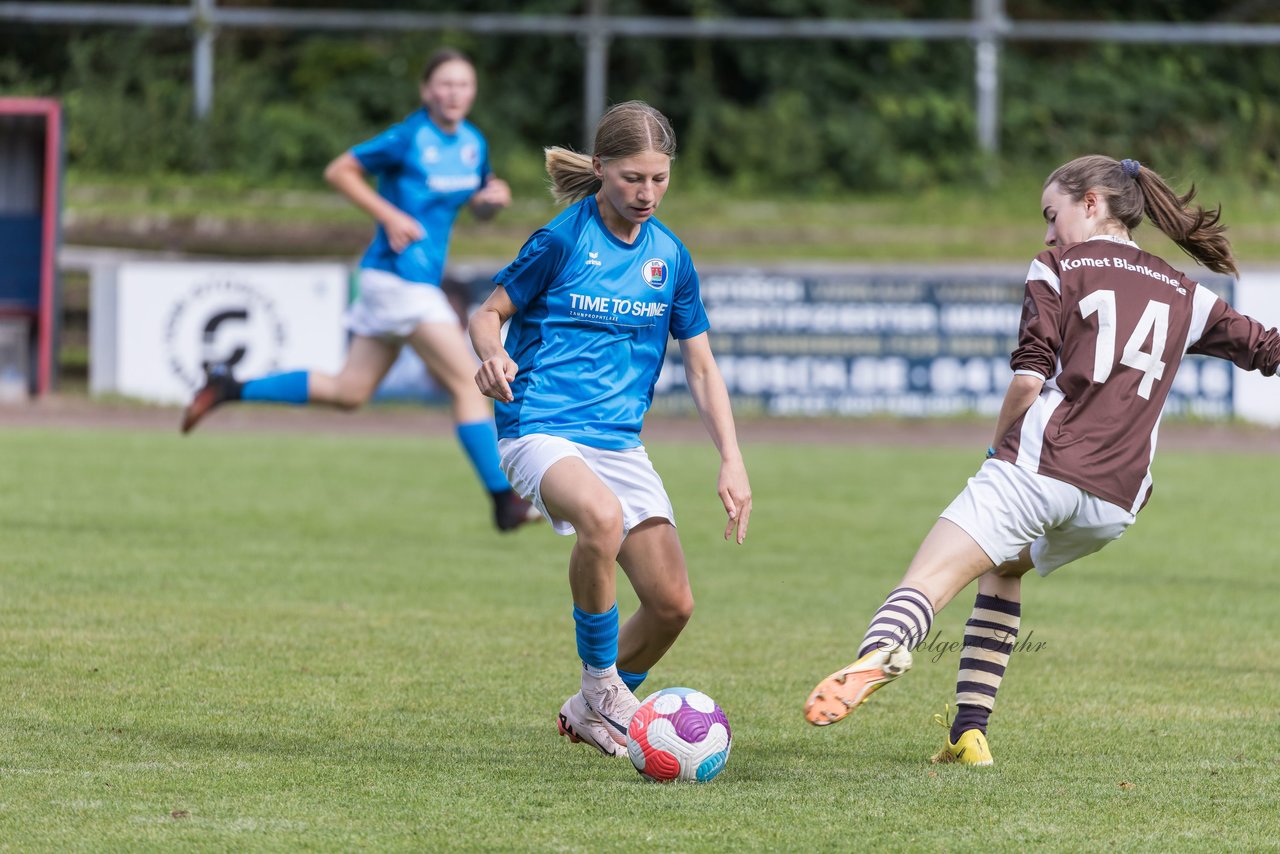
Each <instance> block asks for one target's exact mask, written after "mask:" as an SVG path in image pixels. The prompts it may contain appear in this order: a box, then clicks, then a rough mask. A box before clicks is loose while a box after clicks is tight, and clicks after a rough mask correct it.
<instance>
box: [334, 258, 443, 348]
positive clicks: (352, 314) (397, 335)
mask: <svg viewBox="0 0 1280 854" xmlns="http://www.w3.org/2000/svg"><path fill="white" fill-rule="evenodd" d="M420 323H453V324H456V323H458V313H457V312H456V311H454V310H453V306H452V305H450V304H449V298H448V297H446V296H445V295H444V291H442V290H441V289H440V288H439V287H437V286H435V285H427V284H423V283H421V282H407V281H405V280H404V279H402V278H400V277H399V276H397V275H395V274H394V273H388V272H387V271H386V270H373V269H369V268H364V267H362V268H361V269H360V293H359V295H358V296H356V299H355V302H353V303H351V306H350V307H349V308H348V309H347V328H348V329H350V330H351V332H352V333H353V334H355V335H360V336H363V337H365V338H389V339H392V340H393V341H401V340H403V339H404V338H406V337H408V335H409V333H411V332H413V330H414V329H416V328H417V327H418V324H420Z"/></svg>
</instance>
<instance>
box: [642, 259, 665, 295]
mask: <svg viewBox="0 0 1280 854" xmlns="http://www.w3.org/2000/svg"><path fill="white" fill-rule="evenodd" d="M640 275H642V276H643V277H644V283H645V284H646V285H648V286H649V287H651V288H653V289H654V290H655V291H660V290H662V287H663V285H665V284H666V283H667V262H666V261H663V260H662V259H661V258H650V259H649V260H648V261H645V262H644V267H642V268H641V269H640Z"/></svg>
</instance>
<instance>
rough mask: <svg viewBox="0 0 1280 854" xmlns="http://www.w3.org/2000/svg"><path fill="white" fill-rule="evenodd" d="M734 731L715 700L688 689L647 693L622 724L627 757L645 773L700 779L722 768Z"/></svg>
mask: <svg viewBox="0 0 1280 854" xmlns="http://www.w3.org/2000/svg"><path fill="white" fill-rule="evenodd" d="M732 743H733V735H732V733H730V732H729V719H728V718H727V717H725V714H724V710H723V709H721V708H720V707H719V706H717V705H716V701H715V700H713V699H711V698H710V697H708V696H707V695H706V694H703V693H702V692H701V691H695V690H693V689H692V688H663V689H662V690H661V691H659V692H657V693H656V694H650V695H649V696H648V697H646V698H645V701H644V702H643V703H641V704H640V708H639V709H637V710H636V714H635V717H633V718H632V719H631V725H630V726H629V727H628V728H627V755H629V756H630V757H631V764H632V765H634V766H636V770H637V771H639V772H640V773H641V775H643V776H644V777H646V778H648V779H650V780H653V781H655V782H658V783H669V782H671V781H672V780H684V781H686V782H691V783H692V782H697V783H705V782H707V781H708V780H711V779H712V778H714V777H715V776H716V775H717V774H719V773H720V772H721V771H723V770H724V766H725V763H727V762H728V761H729V747H730V745H731V744H732Z"/></svg>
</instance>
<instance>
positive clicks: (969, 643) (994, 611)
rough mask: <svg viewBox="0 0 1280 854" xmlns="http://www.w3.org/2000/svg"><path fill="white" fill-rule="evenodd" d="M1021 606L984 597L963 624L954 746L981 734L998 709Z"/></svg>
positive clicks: (953, 726)
mask: <svg viewBox="0 0 1280 854" xmlns="http://www.w3.org/2000/svg"><path fill="white" fill-rule="evenodd" d="M1021 618H1022V603H1020V602H1013V601H1010V600H1008V599H1001V598H1000V597H998V596H984V595H983V594H981V593H979V594H978V598H977V599H976V600H975V601H974V603H973V615H972V616H970V617H969V622H967V623H965V624H964V648H963V649H962V650H961V651H960V672H959V674H958V675H957V676H956V717H955V720H954V721H952V722H951V743H952V744H955V742H956V740H957V739H959V738H960V736H961V735H962V734H963V733H964V732H965V731H966V730H971V729H977V730H982V734H983V735H986V734H987V721H988V720H990V718H991V710H992V709H993V708H995V705H996V692H997V691H999V690H1000V681H1001V680H1002V679H1004V670H1005V668H1006V667H1008V666H1009V655H1010V653H1012V652H1013V643H1014V640H1015V639H1016V638H1017V637H1018V624H1019V623H1020V622H1021Z"/></svg>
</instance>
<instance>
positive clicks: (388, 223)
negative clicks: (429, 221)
mask: <svg viewBox="0 0 1280 854" xmlns="http://www.w3.org/2000/svg"><path fill="white" fill-rule="evenodd" d="M382 229H383V231H385V232H386V233H387V242H388V243H390V244H391V250H392V251H393V252H396V253H400V252H403V251H404V250H405V247H407V246H408V245H409V244H411V243H416V242H418V241H419V240H421V239H422V238H423V237H425V236H426V231H425V230H424V229H423V228H422V223H420V222H418V221H417V220H416V219H414V218H413V217H411V216H409V215H408V214H407V213H405V212H404V211H392V212H390V213H388V214H387V215H386V217H385V218H384V219H383V220H382Z"/></svg>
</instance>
